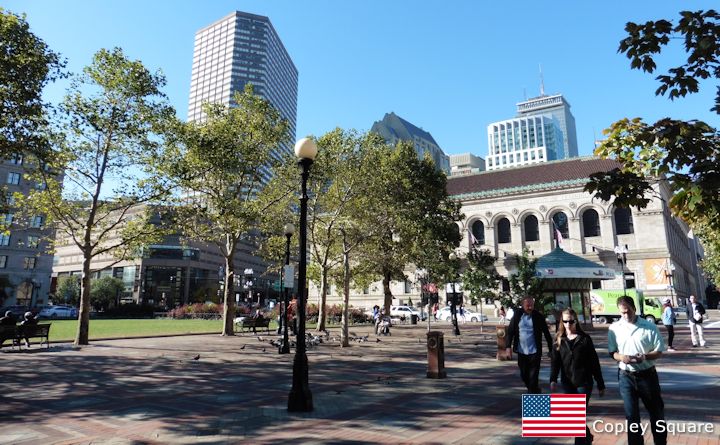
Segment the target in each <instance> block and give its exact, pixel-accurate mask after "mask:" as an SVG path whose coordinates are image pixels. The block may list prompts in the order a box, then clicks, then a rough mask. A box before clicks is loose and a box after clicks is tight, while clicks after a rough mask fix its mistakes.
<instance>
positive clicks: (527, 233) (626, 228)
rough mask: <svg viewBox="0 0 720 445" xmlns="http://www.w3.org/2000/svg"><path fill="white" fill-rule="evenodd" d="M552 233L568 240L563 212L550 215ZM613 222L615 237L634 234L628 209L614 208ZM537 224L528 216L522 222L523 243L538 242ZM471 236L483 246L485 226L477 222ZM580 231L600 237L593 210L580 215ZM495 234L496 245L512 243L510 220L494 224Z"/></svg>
mask: <svg viewBox="0 0 720 445" xmlns="http://www.w3.org/2000/svg"><path fill="white" fill-rule="evenodd" d="M551 219H552V223H553V231H555V230H557V231H558V232H560V234H561V235H562V237H563V238H565V239H567V238H570V228H569V224H568V217H567V215H566V214H565V212H563V211H559V212H556V213H554V214H553V215H552V218H551ZM613 220H614V222H615V233H616V234H617V235H627V234H631V233H634V232H635V230H634V227H633V220H632V212H631V211H630V209H625V208H619V207H618V208H616V209H615V211H614V212H613ZM539 225H540V224H539V222H538V219H537V217H536V216H535V215H528V216H526V217H525V218H524V219H523V221H522V228H523V235H524V241H539V240H540V229H539ZM471 231H472V234H473V236H474V237H475V239H476V240H477V243H478V244H485V224H484V223H483V222H482V221H480V220H478V221H475V222H474V223H473V224H472V228H471ZM582 231H583V236H584V237H585V238H588V237H593V236H600V235H601V234H600V216H599V215H598V212H597V211H596V210H595V209H587V210H585V211H584V212H583V213H582ZM496 233H497V242H498V244H507V243H510V242H512V232H511V230H510V220H509V219H507V218H501V219H499V220H498V221H497V223H496Z"/></svg>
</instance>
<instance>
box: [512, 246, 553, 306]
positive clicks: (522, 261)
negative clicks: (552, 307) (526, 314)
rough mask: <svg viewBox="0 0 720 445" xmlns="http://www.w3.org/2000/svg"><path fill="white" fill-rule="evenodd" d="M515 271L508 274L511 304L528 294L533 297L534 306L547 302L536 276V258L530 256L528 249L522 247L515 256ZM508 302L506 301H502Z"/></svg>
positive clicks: (518, 301) (516, 302)
mask: <svg viewBox="0 0 720 445" xmlns="http://www.w3.org/2000/svg"><path fill="white" fill-rule="evenodd" d="M515 259H516V261H517V264H516V266H517V271H516V272H515V273H514V274H512V275H510V292H511V298H512V303H513V306H518V305H519V304H520V301H521V300H522V299H523V298H524V297H526V296H530V297H533V298H535V307H536V308H538V309H539V308H543V307H545V305H546V304H547V303H548V302H547V301H545V299H546V298H545V297H543V294H542V289H543V281H542V279H540V278H538V276H537V269H536V267H535V266H536V265H537V262H538V259H537V258H530V256H529V255H528V250H527V249H523V252H522V255H517V256H516V257H515ZM503 303H508V301H503Z"/></svg>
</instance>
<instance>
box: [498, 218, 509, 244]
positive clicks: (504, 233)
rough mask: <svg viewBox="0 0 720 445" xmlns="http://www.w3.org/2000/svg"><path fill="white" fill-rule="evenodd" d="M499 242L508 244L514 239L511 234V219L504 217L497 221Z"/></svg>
mask: <svg viewBox="0 0 720 445" xmlns="http://www.w3.org/2000/svg"><path fill="white" fill-rule="evenodd" d="M497 233H498V244H507V243H509V242H510V241H511V240H512V237H511V236H510V220H508V219H507V218H503V219H501V220H500V221H498V223H497Z"/></svg>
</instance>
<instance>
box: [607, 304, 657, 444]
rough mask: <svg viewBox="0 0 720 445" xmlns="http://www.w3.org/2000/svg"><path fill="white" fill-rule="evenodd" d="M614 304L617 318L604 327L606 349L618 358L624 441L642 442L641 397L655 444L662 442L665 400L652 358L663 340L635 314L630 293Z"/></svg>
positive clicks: (645, 321) (654, 358)
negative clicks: (623, 413)
mask: <svg viewBox="0 0 720 445" xmlns="http://www.w3.org/2000/svg"><path fill="white" fill-rule="evenodd" d="M617 307H618V310H619V312H620V316H621V318H620V321H618V322H616V323H613V324H612V325H610V329H609V330H608V352H609V353H610V357H612V358H613V359H614V360H615V361H617V362H618V368H619V371H618V386H619V390H620V396H621V397H622V399H623V405H624V407H625V419H626V420H627V425H628V431H627V434H628V444H629V445H642V444H643V443H644V441H643V436H642V433H641V431H642V430H641V424H640V400H642V401H643V405H645V409H647V411H648V414H649V415H650V428H651V429H652V435H653V441H654V443H655V445H666V444H667V429H663V428H660V427H661V426H662V425H663V423H664V421H665V404H664V402H663V399H662V394H661V392H660V381H659V379H658V374H657V370H656V369H655V361H656V360H658V359H659V358H660V357H661V356H662V353H663V351H665V342H664V341H663V338H662V335H660V331H659V330H658V328H657V326H655V323H653V322H650V321H647V320H645V319H644V318H642V317H638V316H637V315H636V314H635V312H636V309H635V302H634V301H633V299H632V298H631V297H627V296H623V297H620V298H618V300H617ZM660 421H662V422H660ZM658 422H660V423H658Z"/></svg>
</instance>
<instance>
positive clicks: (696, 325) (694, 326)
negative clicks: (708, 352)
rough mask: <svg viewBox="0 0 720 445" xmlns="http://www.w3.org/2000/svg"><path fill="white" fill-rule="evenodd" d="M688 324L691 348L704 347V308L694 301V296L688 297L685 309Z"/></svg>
mask: <svg viewBox="0 0 720 445" xmlns="http://www.w3.org/2000/svg"><path fill="white" fill-rule="evenodd" d="M686 313H687V318H688V324H689V325H690V339H691V340H692V345H693V348H697V347H698V341H699V342H700V346H702V347H705V344H706V342H705V337H703V325H702V323H703V319H704V318H705V307H704V306H703V305H702V303H700V302H699V301H696V298H695V295H690V303H689V304H688V305H687V309H686Z"/></svg>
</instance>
